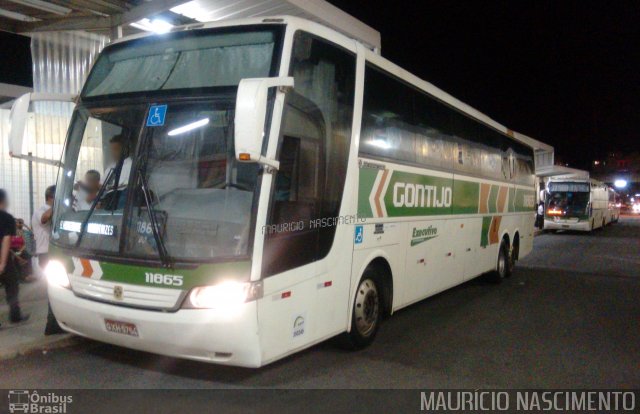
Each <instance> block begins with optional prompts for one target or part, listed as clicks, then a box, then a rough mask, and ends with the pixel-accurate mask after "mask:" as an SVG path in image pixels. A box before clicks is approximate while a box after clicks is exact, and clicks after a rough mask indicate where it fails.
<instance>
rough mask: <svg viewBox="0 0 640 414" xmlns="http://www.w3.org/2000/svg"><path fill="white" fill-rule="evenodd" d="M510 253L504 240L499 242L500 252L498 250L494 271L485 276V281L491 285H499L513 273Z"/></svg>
mask: <svg viewBox="0 0 640 414" xmlns="http://www.w3.org/2000/svg"><path fill="white" fill-rule="evenodd" d="M510 256H511V251H510V249H509V244H508V243H507V241H506V240H505V239H502V241H501V242H500V250H498V261H497V263H496V270H494V271H493V272H491V273H488V274H487V280H488V281H489V282H492V283H500V282H502V281H503V280H504V279H506V278H508V277H509V276H511V272H512V271H513V260H512V259H511V257H510Z"/></svg>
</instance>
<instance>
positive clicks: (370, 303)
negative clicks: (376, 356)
mask: <svg viewBox="0 0 640 414" xmlns="http://www.w3.org/2000/svg"><path fill="white" fill-rule="evenodd" d="M380 280H381V277H380V275H378V273H377V270H376V269H375V268H370V269H367V270H366V271H365V272H364V275H362V279H360V283H359V284H358V289H357V290H356V295H355V299H354V301H353V310H352V312H351V330H350V331H349V332H347V333H346V334H344V341H343V343H344V345H346V347H347V348H349V349H354V350H355V349H362V348H365V347H367V346H369V345H370V344H371V343H372V342H373V340H374V339H375V336H376V334H377V333H378V328H379V327H380V321H381V319H382V312H383V311H382V297H381V295H380V293H381V292H382V285H381V282H380Z"/></svg>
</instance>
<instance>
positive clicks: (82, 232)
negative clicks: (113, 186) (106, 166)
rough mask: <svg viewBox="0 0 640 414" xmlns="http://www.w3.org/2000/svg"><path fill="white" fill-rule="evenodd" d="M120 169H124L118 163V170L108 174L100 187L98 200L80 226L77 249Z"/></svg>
mask: <svg viewBox="0 0 640 414" xmlns="http://www.w3.org/2000/svg"><path fill="white" fill-rule="evenodd" d="M118 167H120V168H122V164H121V163H118V165H117V166H116V168H112V169H110V170H109V173H107V178H105V180H104V183H103V184H102V186H101V187H100V190H98V194H97V195H96V198H95V199H94V200H93V202H92V203H91V207H89V212H88V213H87V216H86V217H85V218H84V220H82V224H81V225H80V234H79V235H78V240H76V246H75V247H78V246H80V243H81V242H82V237H83V236H84V235H85V233H86V232H87V225H88V224H89V219H90V218H91V216H92V215H93V212H94V211H95V210H96V207H97V206H98V203H99V202H100V200H101V199H102V196H103V195H104V193H105V191H107V185H108V184H109V181H111V177H113V174H114V172H115V170H116V169H117V168H118Z"/></svg>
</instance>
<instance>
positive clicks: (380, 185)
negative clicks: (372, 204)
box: [375, 170, 389, 217]
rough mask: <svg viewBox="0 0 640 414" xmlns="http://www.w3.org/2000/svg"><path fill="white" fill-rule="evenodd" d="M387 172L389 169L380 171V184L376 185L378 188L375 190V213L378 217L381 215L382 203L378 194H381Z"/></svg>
mask: <svg viewBox="0 0 640 414" xmlns="http://www.w3.org/2000/svg"><path fill="white" fill-rule="evenodd" d="M387 174H389V170H384V171H383V172H382V178H381V179H380V184H379V185H378V190H377V191H376V196H375V200H376V213H377V214H378V217H382V205H381V204H380V194H382V188H384V183H385V181H386V180H387Z"/></svg>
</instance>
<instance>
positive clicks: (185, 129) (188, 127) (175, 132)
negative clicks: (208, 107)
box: [168, 118, 209, 137]
mask: <svg viewBox="0 0 640 414" xmlns="http://www.w3.org/2000/svg"><path fill="white" fill-rule="evenodd" d="M208 123H209V118H204V119H201V120H199V121H196V122H192V123H190V124H187V125H185V126H181V127H180V128H176V129H172V130H171V131H169V133H168V135H169V136H170V137H173V136H176V135H180V134H184V133H185V132H189V131H191V130H193V129H196V128H200V127H202V126H205V125H207V124H208Z"/></svg>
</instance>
